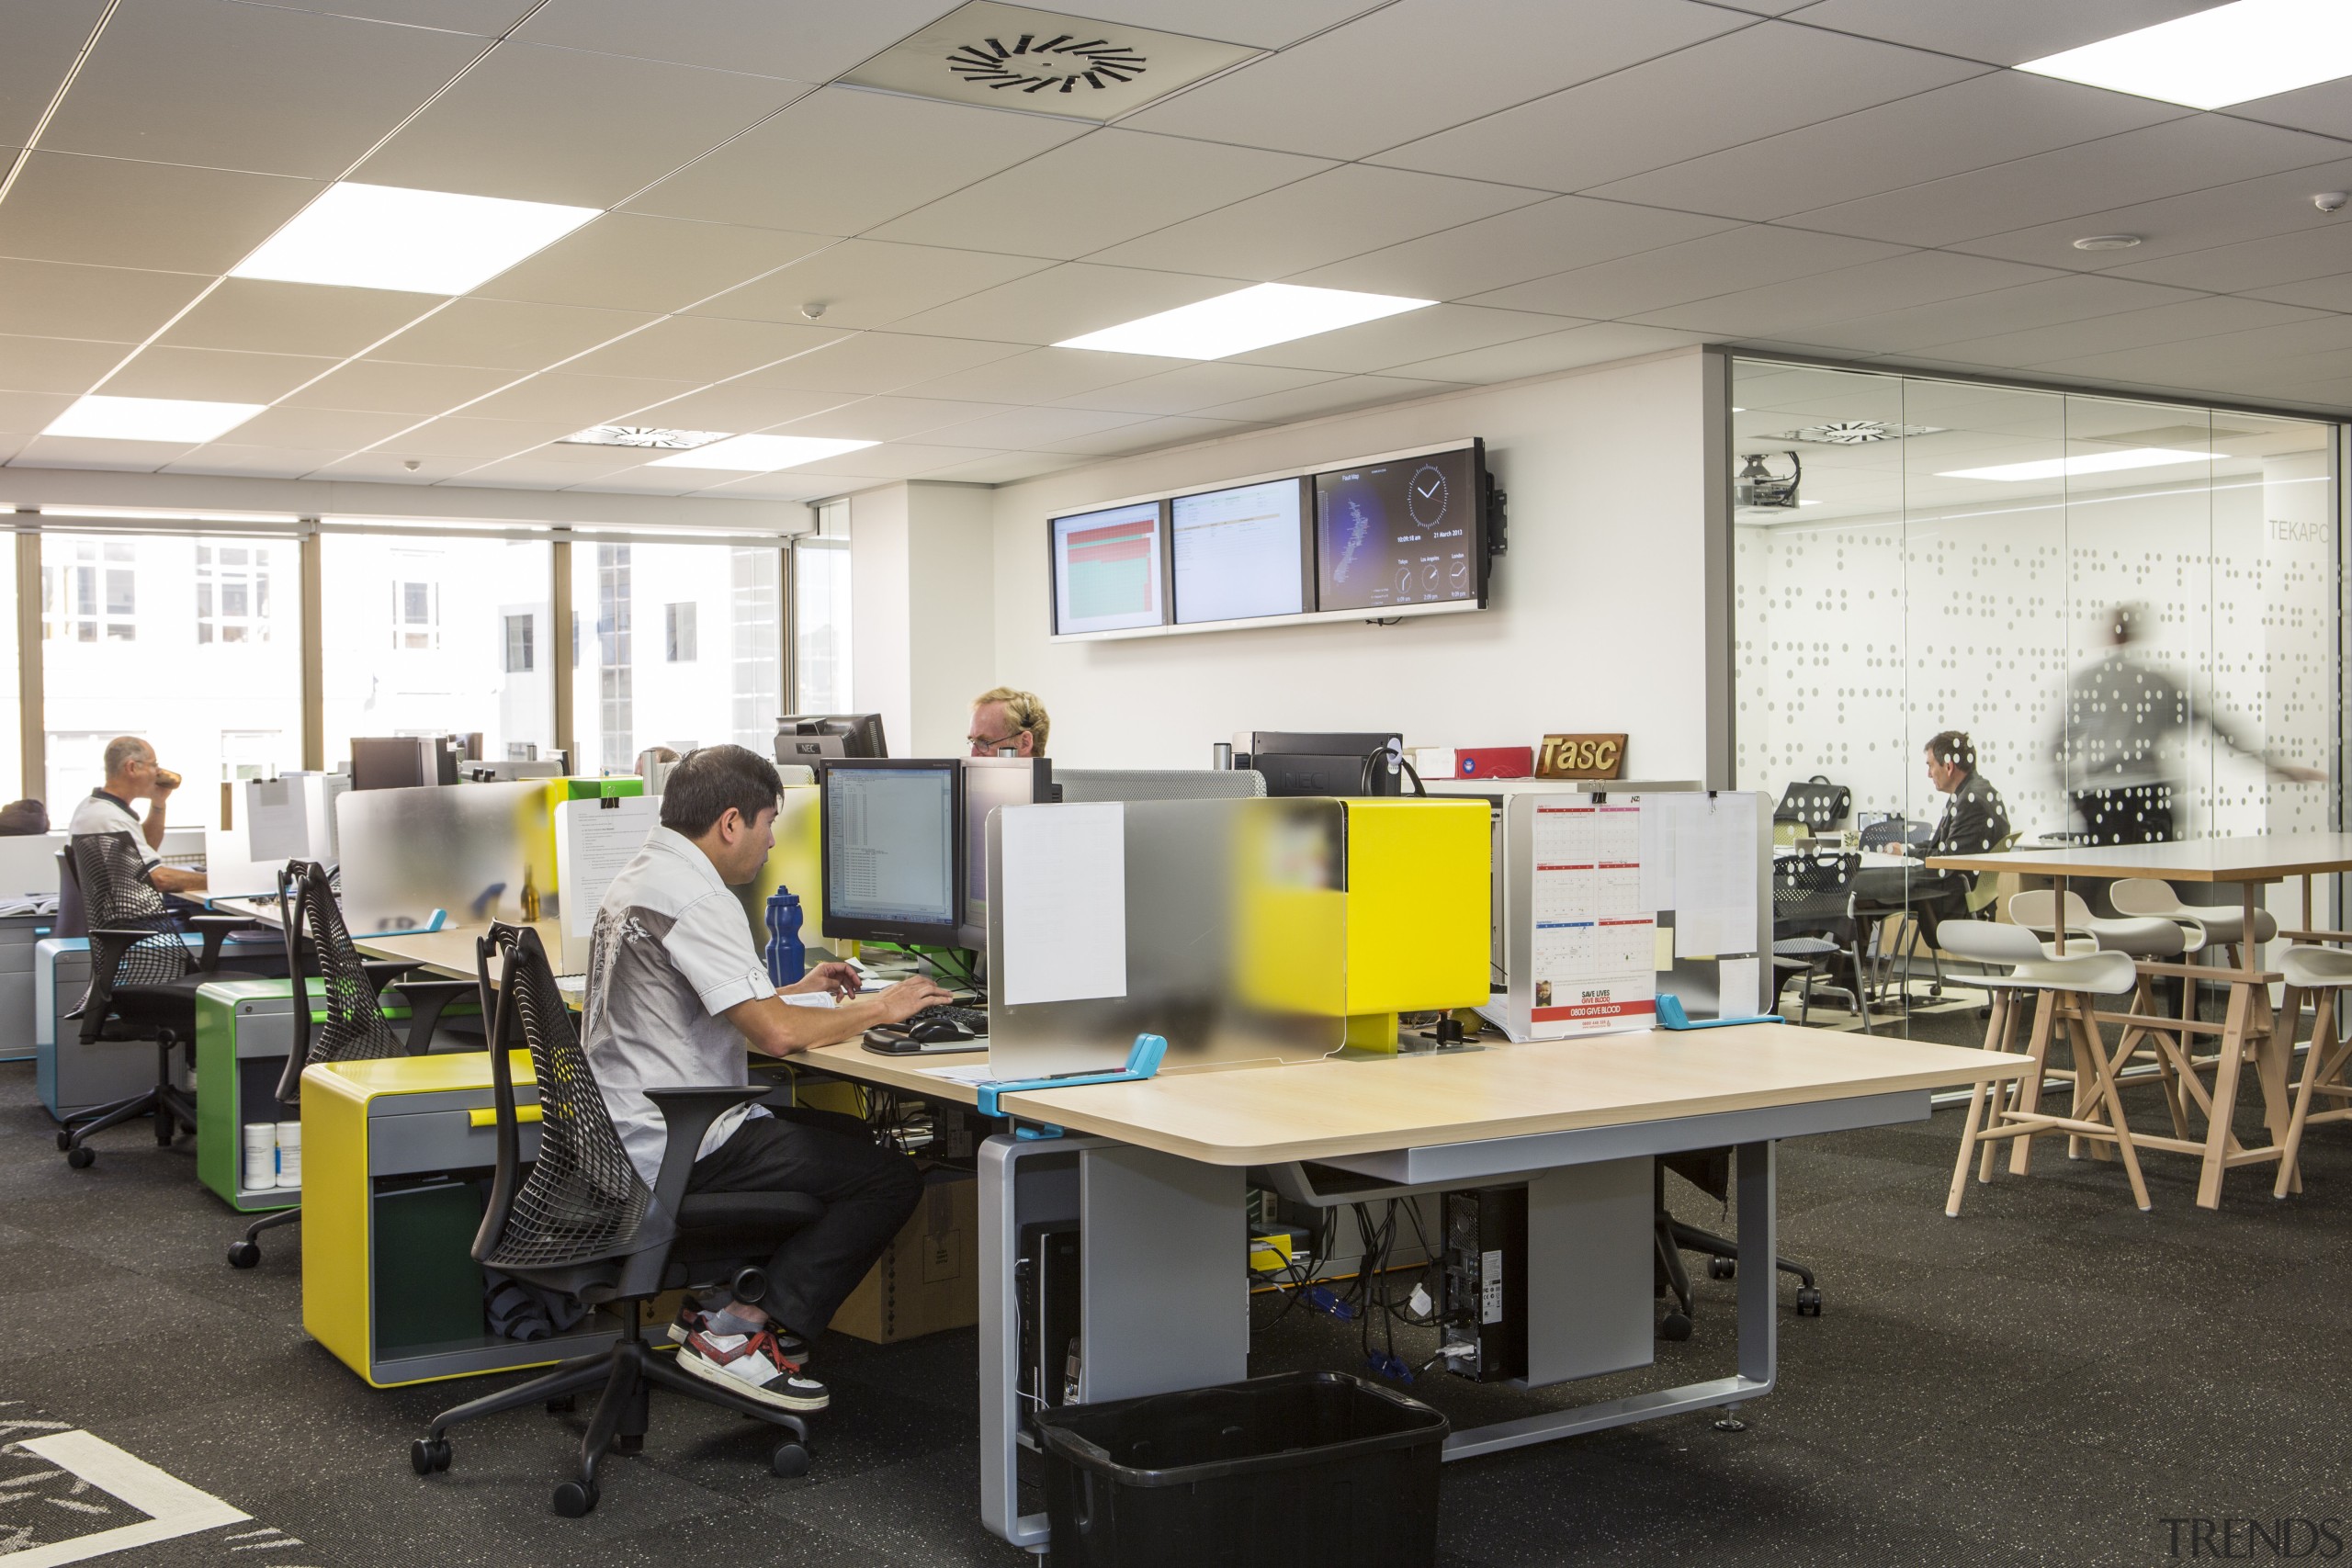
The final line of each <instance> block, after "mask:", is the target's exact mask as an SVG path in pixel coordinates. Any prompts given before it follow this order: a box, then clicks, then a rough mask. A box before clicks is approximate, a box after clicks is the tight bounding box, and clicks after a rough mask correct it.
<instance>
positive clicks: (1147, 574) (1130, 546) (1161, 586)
mask: <svg viewBox="0 0 2352 1568" xmlns="http://www.w3.org/2000/svg"><path fill="white" fill-rule="evenodd" d="M1160 508H1161V503H1160V502H1157V501H1143V502H1135V503H1133V504H1132V505H1127V506H1114V507H1110V508H1108V509H1107V510H1104V511H1101V512H1081V513H1077V514H1075V515H1073V516H1069V517H1057V518H1055V519H1054V520H1053V523H1054V533H1053V552H1054V561H1053V565H1054V631H1055V634H1056V635H1057V636H1061V637H1068V636H1070V635H1072V634H1073V633H1079V632H1116V631H1128V630H1132V629H1133V628H1135V627H1136V626H1165V625H1167V622H1168V594H1167V588H1166V581H1165V579H1164V577H1163V575H1162V574H1163V572H1164V570H1165V568H1164V566H1163V564H1162V562H1163V556H1164V552H1163V550H1162V547H1161V538H1160V535H1161V511H1160Z"/></svg>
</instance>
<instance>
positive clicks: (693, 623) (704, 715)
mask: <svg viewBox="0 0 2352 1568" xmlns="http://www.w3.org/2000/svg"><path fill="white" fill-rule="evenodd" d="M736 553H737V551H736V547H730V546H728V545H696V544H671V543H662V544H630V545H596V546H593V547H591V546H589V545H586V544H584V543H582V544H575V545H573V547H572V550H571V570H572V602H573V603H574V604H578V605H580V606H581V613H582V616H583V617H584V618H585V617H593V619H591V620H590V621H589V624H587V625H585V626H583V627H582V638H581V641H582V648H581V657H582V660H583V666H582V671H581V675H580V680H579V681H578V682H577V683H576V685H575V686H574V689H573V697H572V724H573V731H572V736H573V741H574V744H575V745H576V746H577V747H578V750H579V755H580V756H581V757H582V759H585V760H587V761H589V763H590V764H591V765H592V766H595V767H603V768H609V769H614V770H618V771H626V770H628V768H630V767H632V766H633V765H634V764H635V762H636V761H637V754H638V753H639V751H642V750H645V749H646V748H647V747H649V746H668V747H672V748H673V749H675V750H679V751H682V752H683V751H686V750H691V749H692V748H694V747H695V746H707V745H712V744H716V743H718V742H720V741H726V740H734V741H737V742H739V743H741V744H743V745H749V746H752V747H754V748H756V749H758V750H761V751H762V752H763V753H764V751H765V750H766V747H767V745H768V741H769V738H770V737H772V736H773V735H774V734H775V716H776V715H777V714H778V713H780V712H782V711H784V710H782V709H781V708H778V707H776V706H775V698H776V684H775V663H776V660H775V655H774V654H773V652H772V653H771V654H770V656H769V658H768V659H767V660H766V661H765V662H764V663H763V662H762V661H761V660H759V659H758V658H757V657H756V656H755V655H754V654H753V652H752V649H753V647H754V645H756V643H757V642H758V640H759V639H760V638H761V637H765V638H766V639H767V642H768V645H769V647H770V649H774V648H775V644H776V641H777V637H776V625H775V610H774V606H775V566H774V564H773V563H774V560H775V557H776V555H777V551H776V550H775V548H774V547H767V548H765V549H763V550H757V551H752V552H751V553H752V554H764V555H765V556H767V557H768V558H770V562H771V564H770V566H769V567H768V569H767V581H768V587H767V591H766V597H765V600H764V601H763V598H762V594H761V590H760V580H761V572H760V569H759V568H758V567H757V566H756V565H742V566H739V565H738V563H737V561H736V560H735V559H734V558H733V557H734V556H735V555H736ZM591 606H594V608H593V609H592V608H591ZM640 607H641V608H643V609H644V610H645V612H646V635H645V636H644V637H638V636H636V619H637V612H638V610H639V608H640ZM706 631H707V632H708V633H709V635H710V644H711V649H710V657H709V658H708V659H705V658H703V656H702V654H703V649H702V642H703V634H704V633H705V632H706ZM739 650H740V651H739ZM722 654H724V655H725V656H724V657H722ZM590 667H593V668H594V679H593V680H592V679H591V678H590ZM744 714H748V715H752V716H753V717H752V720H751V722H750V723H748V724H744V723H740V722H739V715H744Z"/></svg>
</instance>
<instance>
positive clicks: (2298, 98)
mask: <svg viewBox="0 0 2352 1568" xmlns="http://www.w3.org/2000/svg"><path fill="white" fill-rule="evenodd" d="M2229 112H2230V113H2231V114H2233V115H2236V116H2240V117H2242V118H2246V119H2258V120H2262V121H2264V122H2265V123H2267V124H2270V125H2287V126H2292V127H2294V128H2295V129H2296V130H2315V131H2317V132H2319V133H2320V134H2321V135H2323V136H2334V137H2339V138H2346V137H2352V83H2347V82H2346V80H2345V79H2344V78H2343V77H2341V76H2339V77H2337V78H2335V80H2334V81H2332V82H2322V83H2319V84H2318V85H2314V86H2310V87H2299V88H2297V89H2296V90H2295V91H2294V92H2291V93H2278V94H2274V95H2272V96H2269V97H2267V98H2256V99H2255V100H2254V101H2253V102H2251V103H2244V104H2232V105H2231V106H2230V109H2229Z"/></svg>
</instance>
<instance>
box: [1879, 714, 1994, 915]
mask: <svg viewBox="0 0 2352 1568" xmlns="http://www.w3.org/2000/svg"><path fill="white" fill-rule="evenodd" d="M1926 755H1927V759H1928V783H1929V784H1932V785H1934V786H1935V787H1936V788H1937V789H1939V790H1941V791H1942V792H1943V793H1944V794H1946V795H1950V796H1951V800H1949V801H1947V802H1946V803H1945V805H1944V814H1943V818H1942V819H1941V820H1939V822H1937V824H1936V830H1935V833H1934V835H1933V836H1932V837H1930V838H1929V839H1928V841H1927V842H1926V843H1925V844H1905V845H1904V847H1903V848H1904V852H1905V853H1906V854H1914V855H1917V856H1919V857H1920V858H1922V859H1926V858H1927V857H1928V856H1931V855H1972V854H1973V855H1981V854H1990V853H1991V852H1993V851H1995V850H1996V849H1998V848H1999V847H2000V844H2001V840H2004V839H2006V838H2007V837H2008V836H2009V813H2008V809H2007V807H2004V806H2003V805H2002V804H2001V792H2000V791H1999V790H1997V789H1995V788H1994V787H1993V786H1992V784H1990V783H1989V782H1988V781H1987V780H1986V779H1985V775H1984V774H1982V773H1978V772H1977V771H1976V747H1975V745H1974V743H1973V742H1972V741H1971V740H1970V739H1968V732H1967V731H1965V730H1961V729H1947V730H1943V731H1941V732H1939V733H1938V734H1937V735H1935V736H1933V737H1931V738H1930V739H1928V745H1927V749H1926ZM1974 886H1976V874H1975V873H1974V872H1961V873H1959V874H1958V880H1957V881H1956V882H1953V883H1950V884H1948V885H1947V886H1944V887H1941V888H1939V889H1935V890H1932V891H1928V892H1925V893H1920V894H1915V895H1914V896H1913V897H1912V899H1911V914H1912V917H1913V918H1914V919H1917V921H1918V922H1919V931H1920V934H1921V935H1923V936H1925V937H1926V938H1927V939H1928V946H1930V947H1932V946H1934V945H1935V942H1936V924H1937V922H1938V921H1939V920H1947V919H1952V920H1964V919H1968V918H1969V914H1968V894H1969V892H1970V890H1971V889H1973V887H1974Z"/></svg>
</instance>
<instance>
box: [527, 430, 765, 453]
mask: <svg viewBox="0 0 2352 1568" xmlns="http://www.w3.org/2000/svg"><path fill="white" fill-rule="evenodd" d="M726 439H727V432H725V431H723V430H663V429H662V428H660V427H659V426H656V425H650V424H592V425H590V426H589V427H588V428H587V429H585V430H575V431H573V432H572V433H571V434H569V435H567V436H565V437H564V438H563V439H562V440H560V441H559V442H557V443H556V445H557V446H658V447H661V448H662V450H663V451H667V452H683V451H685V450H687V449H689V448H691V447H695V446H709V445H710V444H711V443H712V442H714V441H724V440H726Z"/></svg>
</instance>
